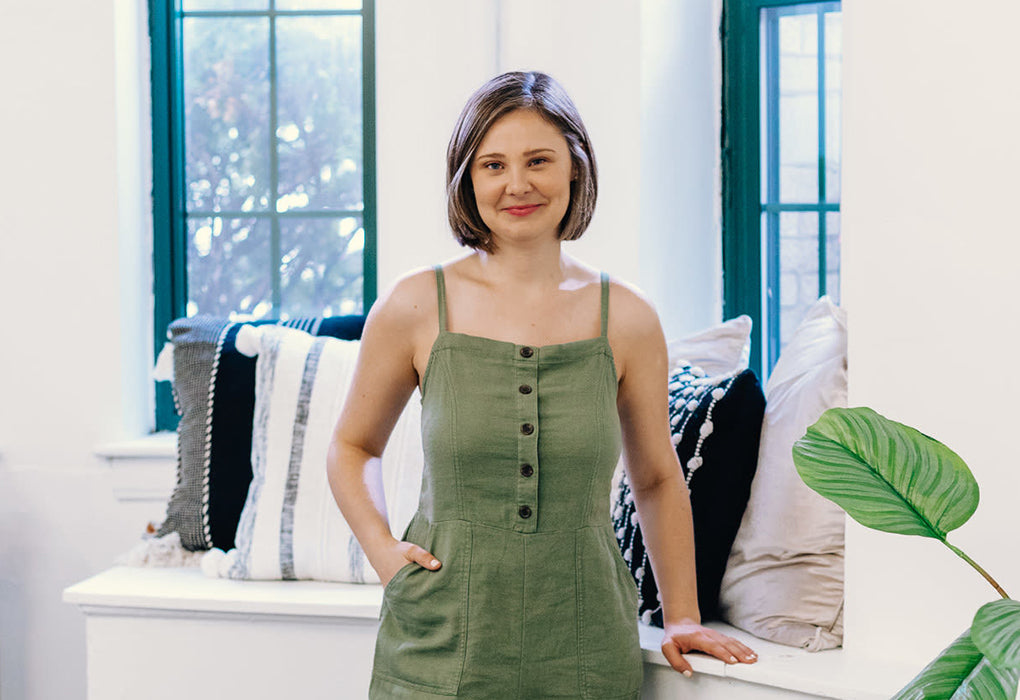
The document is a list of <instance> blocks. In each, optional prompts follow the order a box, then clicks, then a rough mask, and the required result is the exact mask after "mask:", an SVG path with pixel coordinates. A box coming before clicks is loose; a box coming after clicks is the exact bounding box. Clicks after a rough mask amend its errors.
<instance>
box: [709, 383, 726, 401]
mask: <svg viewBox="0 0 1020 700" xmlns="http://www.w3.org/2000/svg"><path fill="white" fill-rule="evenodd" d="M724 396H726V390H725V389H723V388H722V387H721V386H717V387H716V388H715V389H713V390H712V398H713V399H715V400H716V401H718V400H719V399H721V398H722V397H724Z"/></svg>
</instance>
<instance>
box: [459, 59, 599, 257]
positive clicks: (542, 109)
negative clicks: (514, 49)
mask: <svg viewBox="0 0 1020 700" xmlns="http://www.w3.org/2000/svg"><path fill="white" fill-rule="evenodd" d="M517 109H530V110H534V111H535V112H538V114H540V115H541V116H543V117H544V118H545V119H547V120H548V121H549V122H550V123H551V124H552V125H553V126H555V127H556V128H558V129H559V130H560V132H561V133H562V134H563V136H564V138H565V139H566V140H567V144H568V145H569V147H570V159H571V161H572V163H573V174H574V179H573V180H572V181H571V183H570V204H569V205H568V206H567V213H566V214H565V215H564V216H563V221H561V222H560V233H559V238H560V240H562V241H572V240H575V239H577V238H580V237H581V234H582V233H584V231H585V229H587V228H588V224H589V223H590V222H591V217H592V214H593V213H594V211H595V199H596V197H597V195H598V171H597V169H596V167H595V153H594V151H593V150H592V147H591V140H590V139H589V138H588V131H587V130H586V129H585V128H584V123H583V122H582V121H581V115H580V114H578V113H577V107H575V106H574V103H573V101H572V100H571V99H570V96H569V95H567V92H566V90H564V89H563V86H562V85H560V84H559V83H558V82H556V81H555V80H554V79H553V78H551V77H549V76H548V75H546V74H545V73H539V72H537V71H529V72H526V73H522V72H517V71H515V72H511V73H504V74H502V75H499V76H496V77H495V78H493V79H492V80H490V81H489V82H487V83H485V85H482V87H480V88H478V90H477V91H476V92H475V94H473V95H472V96H471V98H470V99H469V100H468V102H467V104H466V105H464V110H463V111H462V112H461V114H460V118H459V119H458V120H457V126H456V127H454V130H453V136H451V137H450V144H449V146H447V149H446V210H447V216H448V218H449V220H450V227H451V228H452V229H453V235H454V237H455V238H456V239H457V242H458V243H460V244H461V245H466V246H470V247H472V248H481V249H482V250H485V251H487V252H489V253H491V252H493V250H494V248H495V243H494V241H493V240H492V231H490V230H489V227H488V226H486V225H485V223H484V222H483V221H482V217H481V215H480V214H479V213H478V206H477V204H476V203H475V192H474V187H473V185H472V183H471V161H472V160H474V157H475V155H476V153H477V151H478V146H479V144H481V142H482V139H483V138H484V137H485V134H486V133H487V132H488V131H489V129H490V128H491V127H492V125H493V124H495V123H496V121H497V120H498V119H500V118H501V117H503V116H504V115H506V114H509V113H510V112H513V111H514V110H517Z"/></svg>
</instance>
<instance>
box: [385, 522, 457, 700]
mask: <svg viewBox="0 0 1020 700" xmlns="http://www.w3.org/2000/svg"><path fill="white" fill-rule="evenodd" d="M464 524H466V523H462V522H461V521H444V522H440V523H435V524H432V525H429V524H428V523H427V522H424V521H423V522H422V523H421V526H420V527H417V528H413V529H412V530H411V531H410V532H409V533H408V535H407V536H406V537H405V539H406V540H407V541H408V542H414V543H415V544H418V545H420V546H422V547H424V548H425V549H427V550H429V551H430V552H432V553H433V554H435V555H436V556H437V557H438V558H439V560H440V561H441V562H442V563H443V565H442V566H441V567H440V568H439V569H437V570H435V571H433V570H431V569H427V568H425V567H423V566H421V565H419V564H418V563H417V562H410V563H409V564H408V565H406V566H404V567H402V568H401V569H398V570H397V573H396V574H394V575H393V578H392V579H390V581H389V582H388V583H387V585H386V587H385V588H384V589H383V605H382V610H381V613H380V617H379V634H378V637H377V639H376V648H375V659H374V663H373V672H374V673H375V674H376V675H379V676H382V677H384V678H386V679H388V680H390V681H392V682H394V683H397V684H400V685H403V686H407V687H410V688H417V689H420V690H423V691H427V692H430V693H433V694H439V695H456V693H457V689H458V688H459V686H460V677H461V673H462V672H463V669H464V655H465V642H466V639H465V633H466V631H467V583H468V571H469V570H470V563H471V541H470V531H469V530H468V529H467V528H464V527H462V525H464Z"/></svg>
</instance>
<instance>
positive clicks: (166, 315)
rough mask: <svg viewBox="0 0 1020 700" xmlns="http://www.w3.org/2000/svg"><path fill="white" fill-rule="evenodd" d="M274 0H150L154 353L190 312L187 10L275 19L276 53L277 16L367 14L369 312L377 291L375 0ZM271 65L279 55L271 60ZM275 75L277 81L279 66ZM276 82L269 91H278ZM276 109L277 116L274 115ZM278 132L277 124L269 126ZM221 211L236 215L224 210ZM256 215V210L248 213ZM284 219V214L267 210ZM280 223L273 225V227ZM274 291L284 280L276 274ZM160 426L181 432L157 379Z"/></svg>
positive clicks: (365, 216) (364, 70)
mask: <svg viewBox="0 0 1020 700" xmlns="http://www.w3.org/2000/svg"><path fill="white" fill-rule="evenodd" d="M275 5H276V3H275V0H268V9H267V10H255V11H248V10H230V11H226V10H224V11H200V12H188V13H184V12H183V11H182V9H181V0H149V37H150V45H151V57H152V58H151V61H152V67H151V89H152V212H153V217H152V221H153V294H154V304H153V306H154V308H153V320H154V331H155V342H154V350H155V353H154V357H153V361H154V362H155V357H156V356H158V354H159V351H160V350H161V349H162V348H163V345H164V343H165V342H166V340H167V337H166V329H167V326H168V325H169V324H170V322H171V321H173V320H174V319H175V318H181V317H183V316H186V315H187V312H186V309H187V300H188V290H187V255H186V251H187V229H186V222H185V199H184V197H185V181H184V178H185V169H184V108H183V104H182V96H183V94H184V92H183V51H182V46H181V36H182V22H183V18H184V17H185V16H186V15H202V16H222V17H239V16H266V15H268V16H269V17H270V27H271V29H270V49H269V50H270V52H271V53H272V52H273V51H274V46H273V37H274V32H275V21H273V20H274V19H275V17H278V16H295V15H298V16H307V15H324V16H338V15H360V16H361V18H362V114H363V117H362V119H363V124H364V127H363V128H364V131H363V142H362V148H363V158H364V180H363V183H362V184H363V196H364V210H363V211H359V212H357V214H358V215H359V216H360V217H361V220H362V227H363V228H364V231H365V246H364V249H363V252H362V256H363V257H362V266H363V267H362V269H363V280H364V289H363V312H364V313H368V309H369V308H371V306H372V304H373V303H374V302H375V299H376V295H377V272H376V188H375V183H376V163H375V141H376V134H375V0H363V2H362V9H360V10H292V11H286V10H277V9H275ZM270 65H271V66H272V61H271V62H270ZM270 80H271V81H275V71H271V73H270ZM274 88H275V85H271V87H270V90H271V91H273V92H275V90H274ZM274 111H275V110H271V111H270V115H271V116H270V118H271V119H275V113H274ZM270 133H271V134H275V129H270ZM218 214H219V215H229V212H220V213H218ZM342 214H343V212H336V211H330V212H304V213H302V214H301V216H303V217H308V216H323V215H325V216H330V217H334V216H340V215H342ZM244 215H245V216H251V212H245V213H244ZM267 215H268V216H271V217H272V218H273V221H274V222H275V221H277V220H278V218H280V214H279V213H278V212H275V211H272V212H269V213H267ZM276 228H277V227H276V226H275V225H274V229H276ZM273 287H274V296H278V290H279V282H278V279H276V280H274V284H273ZM155 386H156V416H155V418H156V422H155V425H156V430H157V431H159V430H174V429H176V427H177V422H178V416H177V413H176V410H175V408H174V402H173V397H172V395H171V391H170V386H169V383H168V382H156V383H155Z"/></svg>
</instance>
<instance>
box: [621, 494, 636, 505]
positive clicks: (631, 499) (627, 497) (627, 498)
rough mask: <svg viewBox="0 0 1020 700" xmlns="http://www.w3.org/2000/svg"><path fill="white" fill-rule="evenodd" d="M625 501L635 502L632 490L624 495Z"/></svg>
mask: <svg viewBox="0 0 1020 700" xmlns="http://www.w3.org/2000/svg"><path fill="white" fill-rule="evenodd" d="M623 502H624V503H628V504H630V503H633V502H634V494H633V493H632V492H630V491H628V492H627V495H626V496H624V497H623Z"/></svg>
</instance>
